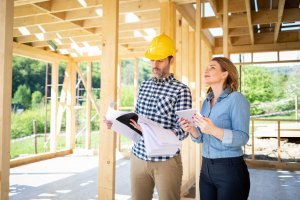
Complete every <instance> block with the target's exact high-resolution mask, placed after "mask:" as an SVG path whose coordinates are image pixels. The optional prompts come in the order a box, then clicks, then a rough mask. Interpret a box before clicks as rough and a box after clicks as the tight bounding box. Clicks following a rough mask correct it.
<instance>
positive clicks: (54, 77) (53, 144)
mask: <svg viewBox="0 0 300 200" xmlns="http://www.w3.org/2000/svg"><path fill="white" fill-rule="evenodd" d="M58 71H59V70H58V63H57V62H55V63H52V66H51V116H50V117H51V119H50V152H51V153H53V152H56V150H57V149H56V148H57V142H58V137H57V136H58V134H57V131H56V130H57V110H58Z"/></svg>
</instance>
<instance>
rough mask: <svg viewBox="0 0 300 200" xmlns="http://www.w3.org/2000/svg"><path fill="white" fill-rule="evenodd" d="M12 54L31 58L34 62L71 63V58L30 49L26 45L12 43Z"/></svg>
mask: <svg viewBox="0 0 300 200" xmlns="http://www.w3.org/2000/svg"><path fill="white" fill-rule="evenodd" d="M13 53H14V54H16V55H20V56H24V57H28V58H32V59H35V60H41V61H46V62H56V61H57V60H60V61H67V62H68V61H71V59H72V58H70V57H68V56H64V55H61V54H58V53H54V52H51V51H44V50H41V49H38V48H34V47H30V46H28V45H24V44H19V43H16V42H14V43H13Z"/></svg>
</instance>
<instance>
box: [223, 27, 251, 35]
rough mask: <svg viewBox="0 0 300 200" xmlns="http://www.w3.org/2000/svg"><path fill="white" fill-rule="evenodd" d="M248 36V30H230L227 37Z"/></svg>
mask: <svg viewBox="0 0 300 200" xmlns="http://www.w3.org/2000/svg"><path fill="white" fill-rule="evenodd" d="M242 35H249V28H230V29H229V30H228V36H229V37H232V36H242Z"/></svg>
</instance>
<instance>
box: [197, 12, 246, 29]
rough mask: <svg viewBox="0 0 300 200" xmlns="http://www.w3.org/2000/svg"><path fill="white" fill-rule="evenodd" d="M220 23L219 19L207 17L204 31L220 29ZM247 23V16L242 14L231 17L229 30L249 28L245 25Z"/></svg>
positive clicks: (203, 21) (204, 19)
mask: <svg viewBox="0 0 300 200" xmlns="http://www.w3.org/2000/svg"><path fill="white" fill-rule="evenodd" d="M219 21H220V20H219V18H216V17H205V18H203V20H202V27H203V29H209V28H219V27H220V22H219ZM245 21H247V16H246V14H241V15H239V16H229V17H228V28H239V27H248V26H247V24H245Z"/></svg>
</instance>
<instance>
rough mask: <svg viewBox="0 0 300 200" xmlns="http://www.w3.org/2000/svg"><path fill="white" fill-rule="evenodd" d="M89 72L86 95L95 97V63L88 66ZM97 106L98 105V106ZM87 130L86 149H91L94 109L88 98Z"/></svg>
mask: <svg viewBox="0 0 300 200" xmlns="http://www.w3.org/2000/svg"><path fill="white" fill-rule="evenodd" d="M86 70H87V81H86V84H87V86H86V88H85V90H86V93H87V96H93V95H92V70H93V63H92V62H89V63H88V66H87V68H86ZM96 105H97V104H96ZM85 109H86V113H85V116H86V123H85V125H86V130H85V148H86V149H91V109H92V101H91V100H90V99H89V98H87V100H86V108H85Z"/></svg>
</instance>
